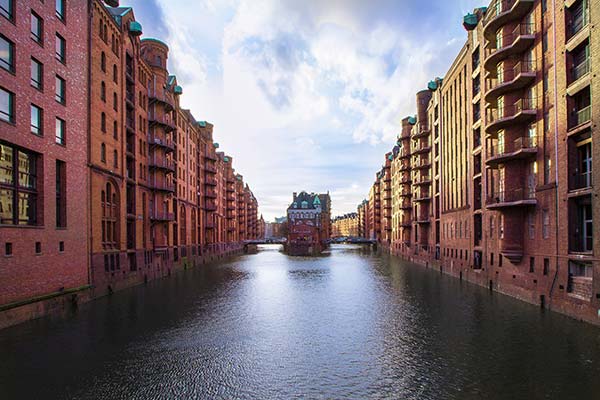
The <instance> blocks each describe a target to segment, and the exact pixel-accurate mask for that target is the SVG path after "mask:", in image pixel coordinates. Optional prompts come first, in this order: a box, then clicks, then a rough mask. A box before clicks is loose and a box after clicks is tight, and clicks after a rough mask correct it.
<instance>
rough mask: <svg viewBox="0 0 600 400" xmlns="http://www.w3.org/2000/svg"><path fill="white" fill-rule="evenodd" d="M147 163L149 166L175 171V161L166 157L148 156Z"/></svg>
mask: <svg viewBox="0 0 600 400" xmlns="http://www.w3.org/2000/svg"><path fill="white" fill-rule="evenodd" d="M148 165H149V166H150V168H155V169H163V170H167V171H171V172H175V162H174V161H173V160H168V159H166V158H159V157H150V160H149V161H148Z"/></svg>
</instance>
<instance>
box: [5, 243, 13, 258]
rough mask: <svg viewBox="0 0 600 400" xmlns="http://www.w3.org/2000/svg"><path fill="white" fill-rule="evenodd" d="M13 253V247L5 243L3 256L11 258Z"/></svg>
mask: <svg viewBox="0 0 600 400" xmlns="http://www.w3.org/2000/svg"><path fill="white" fill-rule="evenodd" d="M12 253H13V246H12V243H11V242H6V243H4V255H5V256H12Z"/></svg>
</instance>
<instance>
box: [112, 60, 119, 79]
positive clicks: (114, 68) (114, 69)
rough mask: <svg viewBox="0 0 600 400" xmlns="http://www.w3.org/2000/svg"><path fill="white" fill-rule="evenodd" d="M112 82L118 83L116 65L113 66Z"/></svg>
mask: <svg viewBox="0 0 600 400" xmlns="http://www.w3.org/2000/svg"><path fill="white" fill-rule="evenodd" d="M113 81H114V82H115V83H119V70H118V69H117V65H116V64H114V65H113Z"/></svg>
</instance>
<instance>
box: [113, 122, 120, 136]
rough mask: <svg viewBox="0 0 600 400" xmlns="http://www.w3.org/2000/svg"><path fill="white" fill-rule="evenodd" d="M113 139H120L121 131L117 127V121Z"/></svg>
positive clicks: (114, 123)
mask: <svg viewBox="0 0 600 400" xmlns="http://www.w3.org/2000/svg"><path fill="white" fill-rule="evenodd" d="M113 138H115V139H118V138H119V129H118V126H117V121H113Z"/></svg>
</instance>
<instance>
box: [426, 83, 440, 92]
mask: <svg viewBox="0 0 600 400" xmlns="http://www.w3.org/2000/svg"><path fill="white" fill-rule="evenodd" d="M437 88H438V84H437V82H436V81H429V83H428V84H427V89H429V90H431V91H436V90H437Z"/></svg>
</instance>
